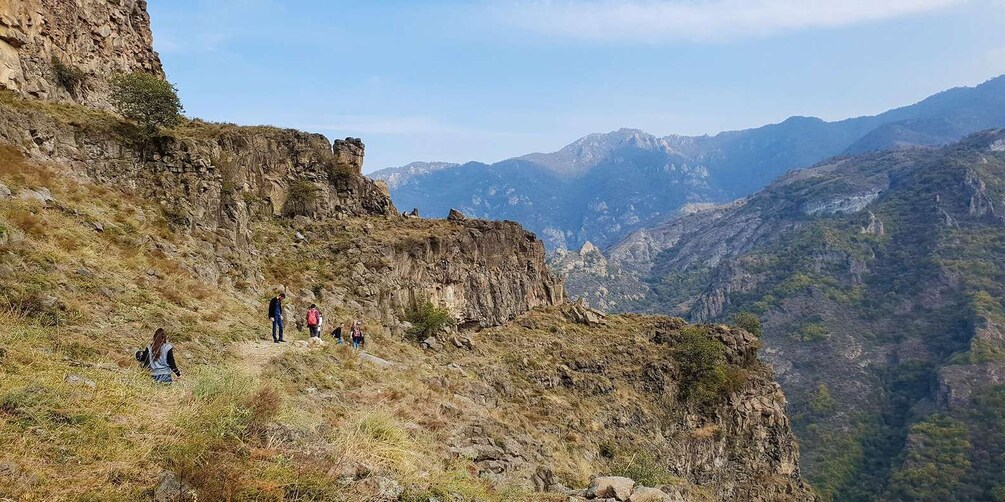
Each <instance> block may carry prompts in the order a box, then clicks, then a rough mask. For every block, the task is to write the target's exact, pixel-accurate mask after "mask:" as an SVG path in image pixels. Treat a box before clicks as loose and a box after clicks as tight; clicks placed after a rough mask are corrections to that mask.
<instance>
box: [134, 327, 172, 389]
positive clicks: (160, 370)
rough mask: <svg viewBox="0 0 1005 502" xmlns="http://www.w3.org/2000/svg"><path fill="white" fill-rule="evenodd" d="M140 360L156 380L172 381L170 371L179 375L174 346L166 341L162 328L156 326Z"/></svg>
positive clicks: (162, 381) (165, 334) (165, 333)
mask: <svg viewBox="0 0 1005 502" xmlns="http://www.w3.org/2000/svg"><path fill="white" fill-rule="evenodd" d="M140 360H141V361H142V362H143V365H144V366H145V367H147V368H149V369H150V376H151V377H153V379H154V381H156V382H161V383H168V384H169V383H173V379H172V378H171V373H174V374H175V375H176V376H179V377H180V376H181V371H179V370H178V365H177V364H175V362H174V347H172V346H171V344H170V343H168V341H167V332H166V331H164V328H157V331H155V332H154V338H153V340H152V341H151V343H150V345H148V346H147V348H146V349H145V350H144V351H143V354H142V355H141V357H140Z"/></svg>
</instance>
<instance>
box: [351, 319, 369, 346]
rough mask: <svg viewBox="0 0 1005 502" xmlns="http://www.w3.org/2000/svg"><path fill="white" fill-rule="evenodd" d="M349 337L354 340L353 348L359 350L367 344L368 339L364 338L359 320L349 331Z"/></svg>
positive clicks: (354, 322)
mask: <svg viewBox="0 0 1005 502" xmlns="http://www.w3.org/2000/svg"><path fill="white" fill-rule="evenodd" d="M349 336H350V338H351V339H352V348H354V349H356V350H359V349H360V348H362V347H363V346H364V345H365V344H366V338H365V337H364V336H363V326H362V323H360V322H359V319H357V320H355V321H353V322H352V328H351V329H350V330H349Z"/></svg>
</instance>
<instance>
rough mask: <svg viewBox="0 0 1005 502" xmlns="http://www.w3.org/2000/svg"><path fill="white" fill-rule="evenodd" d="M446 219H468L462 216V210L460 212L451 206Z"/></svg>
mask: <svg viewBox="0 0 1005 502" xmlns="http://www.w3.org/2000/svg"><path fill="white" fill-rule="evenodd" d="M447 219H448V220H450V221H464V220H466V219H468V217H467V216H464V213H462V212H460V211H458V210H456V209H453V208H451V209H450V214H448V215H447Z"/></svg>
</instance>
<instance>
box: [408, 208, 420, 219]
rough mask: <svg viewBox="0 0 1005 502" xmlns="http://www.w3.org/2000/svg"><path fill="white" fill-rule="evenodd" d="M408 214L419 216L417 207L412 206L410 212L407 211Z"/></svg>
mask: <svg viewBox="0 0 1005 502" xmlns="http://www.w3.org/2000/svg"><path fill="white" fill-rule="evenodd" d="M408 215H409V216H414V217H416V218H418V217H419V208H417V207H413V208H412V212H410V213H408Z"/></svg>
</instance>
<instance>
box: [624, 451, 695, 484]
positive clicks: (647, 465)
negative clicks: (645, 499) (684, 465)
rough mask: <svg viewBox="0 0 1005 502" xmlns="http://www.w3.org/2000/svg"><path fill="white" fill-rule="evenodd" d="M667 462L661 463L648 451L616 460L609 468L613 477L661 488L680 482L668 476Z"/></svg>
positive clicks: (674, 477) (676, 478)
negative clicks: (621, 477)
mask: <svg viewBox="0 0 1005 502" xmlns="http://www.w3.org/2000/svg"><path fill="white" fill-rule="evenodd" d="M666 466H667V462H664V461H661V460H660V459H659V458H657V457H656V455H654V454H652V453H650V452H648V451H638V452H635V453H633V454H632V455H630V456H628V457H627V458H618V459H617V460H615V462H614V465H613V466H612V468H611V474H612V475H614V476H624V477H626V478H628V479H632V480H634V481H635V482H636V483H639V484H641V485H643V486H661V485H670V484H676V483H679V482H680V478H678V477H676V476H674V475H672V474H670V471H669V470H667V468H666Z"/></svg>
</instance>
